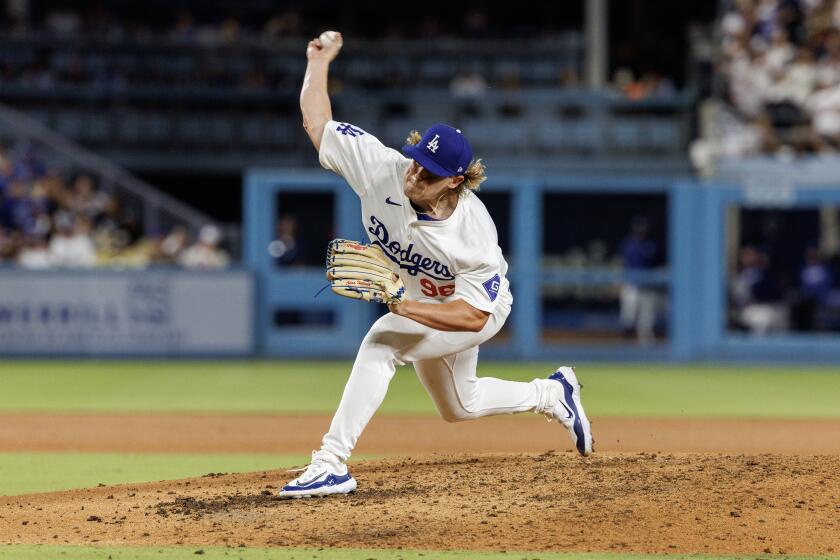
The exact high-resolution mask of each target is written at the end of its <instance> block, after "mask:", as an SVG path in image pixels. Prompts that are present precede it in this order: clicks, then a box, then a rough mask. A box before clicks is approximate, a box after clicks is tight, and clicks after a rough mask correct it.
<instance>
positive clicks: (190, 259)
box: [178, 225, 230, 269]
mask: <svg viewBox="0 0 840 560" xmlns="http://www.w3.org/2000/svg"><path fill="white" fill-rule="evenodd" d="M221 240H222V232H221V231H219V228H217V227H216V226H211V225H206V226H202V227H201V230H200V231H199V232H198V241H197V242H196V243H194V244H193V245H191V246H190V247H188V248H187V249H185V250H184V252H183V253H181V256H180V258H179V259H178V263H179V264H180V265H182V266H184V267H186V268H205V269H206V268H224V267H226V266H228V264H230V258H229V257H228V255H227V253H226V252H225V251H223V250H222V249H220V248H219V242H220V241H221Z"/></svg>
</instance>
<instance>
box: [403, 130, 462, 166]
mask: <svg viewBox="0 0 840 560" xmlns="http://www.w3.org/2000/svg"><path fill="white" fill-rule="evenodd" d="M402 151H403V153H404V154H405V155H407V156H409V157H410V158H412V159H413V160H414V161H416V162H417V163H419V164H420V165H422V166H423V167H424V168H425V169H428V170H429V171H430V172H432V173H434V174H435V175H439V176H441V177H452V176H455V175H463V174H464V172H465V171H466V170H467V167H469V165H470V162H471V161H472V148H471V147H470V143H469V142H467V138H466V136H464V135H463V134H462V133H461V131H460V130H459V129H457V128H453V127H451V126H449V125H446V124H436V125H434V126H432V127H431V128H429V130H427V131H426V133H425V134H424V135H423V138H421V139H420V142H419V143H418V144H417V145H416V146H403V147H402Z"/></svg>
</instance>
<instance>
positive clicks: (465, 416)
mask: <svg viewBox="0 0 840 560" xmlns="http://www.w3.org/2000/svg"><path fill="white" fill-rule="evenodd" d="M438 412H439V413H440V417H441V418H443V419H444V421H446V422H463V421H464V420H471V419H472V418H474V415H473V413H472V412H470V411H468V410H464V409H463V408H461V407H459V406H456V407H449V406H438Z"/></svg>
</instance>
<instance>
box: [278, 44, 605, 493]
mask: <svg viewBox="0 0 840 560" xmlns="http://www.w3.org/2000/svg"><path fill="white" fill-rule="evenodd" d="M327 33H330V35H327ZM325 36H327V37H328V40H327V39H325V40H323V41H322V40H321V39H320V38H319V39H314V40H312V41H310V42H309V44H308V46H307V49H306V56H307V59H308V65H307V68H306V75H305V77H304V81H303V87H302V89H301V94H300V106H301V111H302V113H303V126H304V128H305V129H306V132H307V133H308V135H309V138H310V139H311V140H312V143H313V144H314V146H315V149H316V150H318V154H319V159H320V162H321V165H322V166H323V167H324V168H326V169H329V170H332V171H334V172H335V173H337V174H339V175H341V176H342V177H344V179H345V180H346V181H347V183H348V184H349V185H350V187H351V188H352V189H353V190H354V191H355V193H356V194H357V195H358V196H359V199H360V201H361V208H362V221H363V224H364V228H365V230H366V231H367V234H368V238H369V243H364V242H361V241H351V240H344V239H337V240H335V241H333V242H332V243H330V246H329V248H328V253H327V278H328V279H329V280H330V282H331V284H332V289H333V291H334V292H336V293H337V294H340V295H343V296H346V297H352V298H357V299H362V300H367V301H373V302H380V303H383V304H387V305H388V310H389V311H390V313H388V314H386V315H385V316H383V317H381V318H380V319H379V320H378V321H376V322H375V323H374V324H373V326H372V327H371V329H370V331H369V332H368V333H367V335H366V336H365V338H364V340H363V341H362V344H361V347H360V348H359V352H358V355H357V356H356V361H355V363H354V364H353V369H352V371H351V373H350V377H349V379H348V380H347V385H346V387H345V388H344V394H343V396H342V398H341V403H340V404H339V407H338V410H337V411H336V413H335V416H334V417H333V420H332V424H331V425H330V429H329V431H328V432H327V434H326V435H325V436H324V438H323V441H322V444H321V449H320V450H318V451H315V452H313V454H312V462H311V464H310V465H309V466H308V467H307V468H306V469H305V470H304V472H303V473H302V474H301V475H300V476H299V477H297V478H296V479H294V480H292V481H291V482H289V483H288V484H287V485H286V486H284V487H283V489H282V490H281V491H280V496H281V497H286V498H299V497H310V496H322V495H326V494H346V493H348V492H352V491H353V490H355V489H356V480H355V479H354V478H353V476H352V475H351V474H350V472H349V470H348V469H347V465H346V461H347V460H348V458H349V457H350V454H351V452H352V451H353V448H354V446H355V445H356V441H357V440H358V439H359V436H360V435H361V433H362V431H363V430H364V429H365V426H367V424H368V422H369V421H370V419H371V418H372V416H373V414H374V413H375V412H376V410H377V409H378V408H379V406H380V404H381V403H382V401H383V399H384V398H385V393H386V392H387V390H388V385H389V383H390V381H391V378H392V377H393V376H394V372H395V368H396V366H397V365H402V364H404V363H411V364H413V365H414V369H415V371H416V372H417V376H418V377H419V378H420V381H421V382H422V383H423V386H424V387H425V388H426V390H427V391H428V393H429V395H430V396H431V398H432V400H433V401H434V403H435V405H436V406H437V408H438V410H439V411H440V414H441V416H442V417H443V418H444V419H445V420H447V421H449V422H459V421H462V420H471V419H473V418H481V417H482V416H491V415H495V414H511V413H515V412H537V413H541V414H544V415H546V416H547V417H548V418H549V419H554V420H557V421H558V422H559V423H560V424H561V425H562V426H564V427H565V428H566V429H567V430H568V432H569V434H570V435H571V437H572V441H573V443H574V445H575V447H576V448H577V450H578V452H580V454H581V455H589V454H590V453H592V432H591V428H590V424H589V420H588V419H587V418H586V414H585V412H584V410H583V406H582V404H581V399H580V384H579V383H578V381H577V378H576V377H575V372H574V370H573V369H572V368H570V367H560V368H559V369H558V370H557V371H555V372H554V373H553V374H552V375H551V376H550V377H548V378H547V379H535V380H533V381H531V382H530V383H521V382H513V381H505V380H502V379H494V378H490V377H481V378H479V377H477V376H476V366H477V361H478V347H479V345H480V344H482V343H483V342H485V341H486V340H489V339H490V338H492V337H493V336H494V335H495V334H496V333H497V332H499V329H501V328H502V325H504V322H505V320H506V319H507V317H508V315H509V314H510V309H511V304H512V302H513V297H512V295H511V292H510V288H509V283H508V279H507V278H506V273H507V263H506V262H505V259H504V257H503V256H502V251H501V249H500V248H499V246H498V239H497V234H496V226H495V224H494V223H493V220H492V218H491V217H490V215H489V214H488V212H487V210H486V208H485V207H484V205H483V204H482V202H481V201H480V200H479V199H478V197H477V196H476V195H475V194H474V193H473V191H474V190H476V189H478V187H479V185H480V184H481V183H482V181H484V180H485V176H484V165H483V164H482V162H481V160H480V159H476V158H474V157H473V153H472V149H471V147H470V144H469V142H468V141H467V138H466V136H464V134H463V133H462V131H461V130H459V129H457V128H453V127H451V126H447V125H445V124H436V125H434V126H432V127H431V128H429V129H428V130H427V131H426V132H425V134H423V135H422V137H421V136H420V134H419V133H417V132H412V134H411V135H410V136H409V138H408V140H407V145H405V146H403V148H402V152H399V151H396V150H393V149H391V148H388V147H386V146H384V145H383V144H382V143H381V142H380V141H379V140H377V139H376V137H374V136H373V135H372V134H370V133H369V132H367V131H365V130H362V129H361V128H359V127H358V126H355V125H353V124H349V123H344V122H337V121H334V120H333V118H332V109H331V105H330V99H329V95H328V94H327V73H328V69H329V65H330V63H331V62H332V60H333V59H335V57H336V56H337V55H338V52H339V50H340V48H341V45H342V38H341V35H340V34H338V33H334V32H325V34H322V35H321V37H322V38H324V37H325Z"/></svg>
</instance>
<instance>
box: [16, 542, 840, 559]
mask: <svg viewBox="0 0 840 560" xmlns="http://www.w3.org/2000/svg"><path fill="white" fill-rule="evenodd" d="M199 551H200V552H199ZM779 557H780V556H779V555H771V554H758V555H756V554H751V555H745V556H715V555H709V554H621V553H599V552H589V553H578V552H528V551H509V552H479V551H441V550H389V549H347V548H338V549H312V548H247V547H246V548H239V547H234V548H217V547H198V546H196V547H149V548H136V547H93V546H42V545H0V558H2V559H6V558H7V559H10V560H11V559H15V560H42V559H44V558H62V559H63V560H105V559H106V558H108V559H113V560H180V559H187V558H191V559H195V558H202V559H203V560H230V559H231V558H234V559H242V560H429V559H436V560H437V559H441V560H462V559H463V560H466V559H470V560H502V559H506V560H520V559H521V560H644V559H649V558H654V559H662V560H746V559H764V558H767V559H770V558H779ZM783 558H785V560H813V559H817V558H840V556H783Z"/></svg>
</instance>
